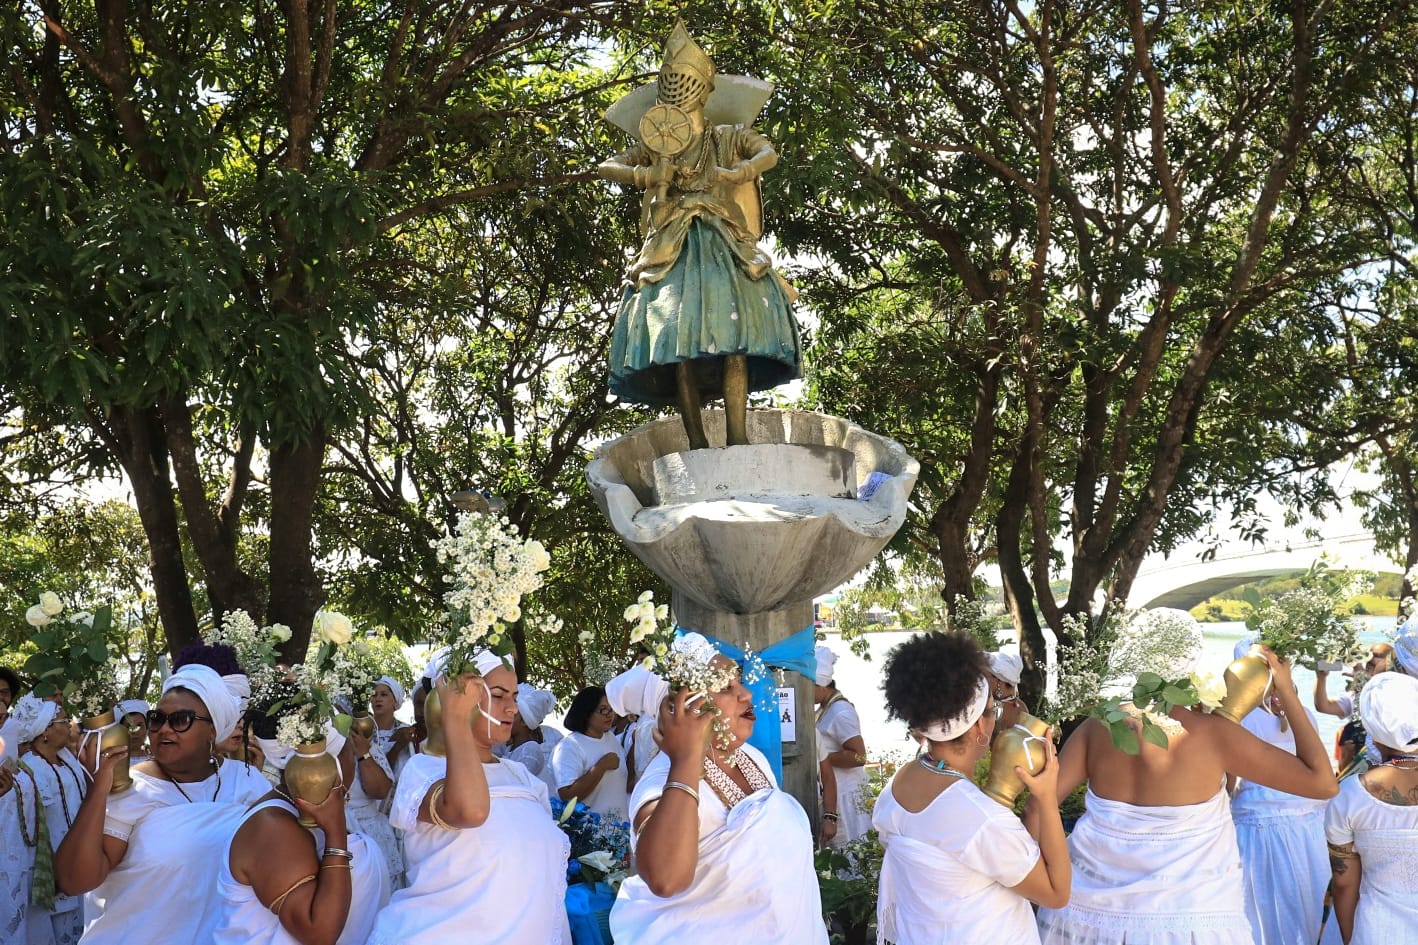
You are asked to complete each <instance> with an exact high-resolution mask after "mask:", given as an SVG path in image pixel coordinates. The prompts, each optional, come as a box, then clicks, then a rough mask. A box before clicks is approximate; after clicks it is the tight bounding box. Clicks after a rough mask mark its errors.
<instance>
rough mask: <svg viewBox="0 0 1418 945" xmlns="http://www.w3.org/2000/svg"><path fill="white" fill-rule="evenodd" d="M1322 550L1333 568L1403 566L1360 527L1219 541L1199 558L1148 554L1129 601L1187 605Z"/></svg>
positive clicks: (1303, 565) (1291, 568)
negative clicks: (1295, 538)
mask: <svg viewBox="0 0 1418 945" xmlns="http://www.w3.org/2000/svg"><path fill="white" fill-rule="evenodd" d="M1321 555H1323V556H1324V560H1325V564H1326V565H1327V566H1328V567H1329V568H1331V569H1333V570H1336V571H1375V572H1378V571H1401V570H1402V567H1401V566H1400V565H1398V564H1396V563H1395V562H1394V561H1393V560H1391V559H1390V558H1388V557H1386V556H1385V555H1382V554H1379V553H1377V552H1375V550H1374V536H1373V535H1371V534H1369V533H1368V532H1363V531H1352V532H1349V533H1347V534H1342V535H1333V536H1321V537H1320V538H1318V539H1316V540H1313V541H1304V542H1269V543H1264V544H1257V545H1246V546H1235V545H1232V546H1223V547H1222V549H1221V550H1220V551H1218V553H1217V554H1216V555H1215V556H1214V557H1211V558H1207V559H1204V560H1203V559H1202V558H1201V557H1191V558H1186V557H1180V556H1177V555H1176V554H1174V555H1173V557H1171V558H1164V557H1163V556H1161V555H1152V556H1150V557H1148V558H1147V560H1146V561H1144V562H1143V563H1142V567H1141V568H1140V569H1139V570H1138V573H1137V578H1136V580H1134V581H1133V584H1132V592H1131V593H1130V594H1129V595H1128V606H1129V607H1132V608H1144V607H1176V608H1178V609H1180V610H1190V609H1191V608H1193V607H1195V606H1196V605H1197V604H1200V603H1201V602H1202V601H1204V600H1206V599H1207V598H1209V597H1212V596H1213V595H1215V594H1219V593H1220V592H1222V591H1225V590H1229V589H1230V588H1233V587H1235V586H1237V585H1238V584H1247V583H1249V582H1251V581H1257V580H1260V579H1261V578H1267V577H1276V576H1279V575H1282V574H1293V573H1295V572H1296V571H1304V570H1306V569H1308V568H1309V567H1310V565H1312V564H1314V563H1315V561H1317V560H1318V559H1319V558H1320V556H1321Z"/></svg>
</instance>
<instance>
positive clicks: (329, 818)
mask: <svg viewBox="0 0 1418 945" xmlns="http://www.w3.org/2000/svg"><path fill="white" fill-rule="evenodd" d="M293 800H294V801H295V806H296V807H298V808H299V809H300V812H301V813H302V814H306V815H309V817H310V819H311V820H313V821H315V824H316V826H318V827H319V828H320V829H321V830H323V831H325V836H326V838H327V839H328V838H329V837H330V836H331V835H332V834H333V835H335V836H337V837H343V836H345V835H346V832H347V828H346V826H345V789H344V787H343V786H342V785H339V784H337V785H335V786H334V787H332V788H331V789H330V793H329V794H326V795H325V799H324V800H323V801H321V802H320V803H319V804H312V803H310V802H309V801H307V800H306V799H305V798H303V797H297V798H293ZM341 842H343V841H341Z"/></svg>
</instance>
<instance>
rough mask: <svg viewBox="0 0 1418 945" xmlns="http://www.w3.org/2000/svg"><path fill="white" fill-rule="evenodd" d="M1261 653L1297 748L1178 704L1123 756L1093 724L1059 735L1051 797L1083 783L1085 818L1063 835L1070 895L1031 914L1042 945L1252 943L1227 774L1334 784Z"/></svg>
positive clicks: (1276, 669)
mask: <svg viewBox="0 0 1418 945" xmlns="http://www.w3.org/2000/svg"><path fill="white" fill-rule="evenodd" d="M1195 644H1196V645H1195V648H1194V653H1193V655H1192V656H1191V658H1190V659H1189V660H1186V661H1183V662H1185V663H1187V665H1178V666H1176V667H1175V671H1174V672H1171V673H1168V674H1167V675H1168V676H1169V678H1173V677H1174V676H1176V677H1179V676H1185V675H1186V674H1187V673H1188V672H1190V670H1191V668H1192V665H1194V661H1195V656H1196V654H1199V653H1200V648H1201V640H1200V631H1199V629H1198V632H1197V639H1196V641H1195ZM1264 652H1265V657H1266V660H1267V662H1268V663H1269V664H1270V670H1271V673H1272V674H1273V677H1274V680H1275V691H1276V692H1277V693H1278V695H1279V699H1280V705H1281V708H1282V709H1283V710H1284V712H1285V715H1286V718H1288V719H1289V720H1290V725H1291V727H1292V729H1293V730H1294V734H1295V751H1296V754H1291V753H1290V752H1288V751H1283V750H1281V749H1279V748H1277V747H1275V746H1274V745H1268V744H1266V743H1265V742H1263V741H1261V740H1260V739H1259V738H1256V737H1255V736H1254V735H1252V734H1251V733H1250V732H1248V731H1246V730H1245V729H1244V728H1242V727H1241V726H1239V725H1237V724H1235V723H1234V722H1230V721H1227V720H1226V719H1223V718H1221V717H1220V716H1218V715H1210V714H1207V713H1205V712H1201V711H1194V710H1191V709H1181V708H1179V709H1174V710H1173V711H1172V713H1171V722H1172V723H1176V724H1175V730H1174V731H1172V732H1169V733H1168V737H1169V745H1168V747H1166V748H1159V747H1158V746H1156V745H1153V744H1151V743H1150V742H1147V741H1142V742H1141V750H1140V753H1139V754H1136V755H1129V754H1127V753H1125V752H1123V751H1121V750H1120V749H1118V748H1116V747H1114V746H1113V742H1112V739H1111V737H1110V736H1109V734H1108V730H1107V728H1106V727H1105V726H1103V725H1102V723H1100V722H1098V721H1096V720H1094V719H1088V720H1086V721H1085V722H1084V723H1083V724H1082V725H1080V726H1079V727H1078V728H1077V729H1075V730H1074V732H1073V734H1072V735H1071V736H1069V739H1068V742H1067V743H1066V744H1065V745H1064V747H1063V750H1062V751H1061V752H1060V754H1059V785H1058V790H1059V796H1060V797H1067V796H1068V795H1069V793H1071V792H1072V791H1073V790H1074V788H1076V787H1078V786H1079V785H1080V784H1082V783H1084V782H1085V781H1087V782H1088V797H1087V813H1086V814H1084V816H1083V817H1082V818H1081V819H1080V820H1079V822H1078V824H1077V826H1075V827H1074V830H1073V833H1072V834H1071V835H1070V836H1069V851H1070V854H1071V856H1072V859H1073V866H1074V870H1073V876H1074V879H1073V890H1072V898H1071V900H1070V902H1069V904H1068V906H1067V907H1065V908H1063V909H1059V910H1055V909H1047V908H1046V909H1041V910H1040V911H1039V930H1040V933H1041V934H1040V937H1041V939H1042V941H1043V942H1044V945H1115V943H1117V942H1120V941H1126V942H1128V945H1253V943H1254V938H1253V936H1252V934H1251V925H1250V920H1249V919H1247V918H1246V909H1245V896H1244V894H1243V891H1242V875H1241V855H1240V850H1239V848H1238V846H1237V842H1236V828H1235V825H1234V823H1233V821H1232V820H1231V806H1230V803H1229V799H1228V797H1227V795H1226V791H1225V783H1224V782H1225V776H1226V774H1227V773H1230V774H1232V775H1235V776H1236V777H1239V778H1244V779H1245V780H1248V781H1253V782H1255V783H1258V784H1262V785H1264V786H1266V787H1270V788H1274V789H1276V790H1279V791H1284V792H1286V793H1288V794H1296V795H1300V796H1302V797H1313V798H1327V797H1332V796H1334V794H1335V792H1336V791H1337V790H1338V786H1337V785H1336V783H1335V780H1334V771H1333V769H1332V768H1331V767H1330V763H1329V756H1328V754H1327V753H1326V751H1325V748H1324V744H1323V743H1322V742H1321V741H1320V737H1319V735H1318V734H1317V733H1316V732H1315V727H1314V725H1312V724H1311V723H1310V720H1309V716H1307V715H1306V714H1305V711H1304V707H1303V706H1302V705H1301V704H1300V701H1299V697H1298V696H1297V695H1296V693H1295V684H1294V681H1293V680H1292V679H1291V676H1290V667H1289V665H1288V664H1286V663H1285V662H1283V661H1282V660H1280V659H1278V658H1277V657H1276V656H1275V654H1274V653H1272V652H1271V651H1270V650H1268V649H1267V650H1264ZM1164 721H1166V720H1164ZM1132 724H1133V725H1134V726H1135V727H1139V723H1137V722H1133V723H1132Z"/></svg>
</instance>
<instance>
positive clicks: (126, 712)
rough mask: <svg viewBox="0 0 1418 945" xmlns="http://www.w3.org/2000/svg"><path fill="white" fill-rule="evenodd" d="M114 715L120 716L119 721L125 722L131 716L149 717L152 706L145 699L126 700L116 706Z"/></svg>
mask: <svg viewBox="0 0 1418 945" xmlns="http://www.w3.org/2000/svg"><path fill="white" fill-rule="evenodd" d="M113 708H114V714H116V715H117V716H118V721H120V722H121V721H123V720H124V719H126V718H128V716H130V715H147V714H148V710H149V709H151V708H152V706H150V705H148V703H147V702H146V701H145V700H143V699H124V700H123V701H122V702H120V703H118V705H116V706H114V707H113Z"/></svg>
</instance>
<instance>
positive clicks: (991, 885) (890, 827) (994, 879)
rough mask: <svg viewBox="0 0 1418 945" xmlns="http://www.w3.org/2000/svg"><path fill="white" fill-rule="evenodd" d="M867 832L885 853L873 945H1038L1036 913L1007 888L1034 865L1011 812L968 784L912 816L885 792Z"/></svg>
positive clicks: (1031, 844)
mask: <svg viewBox="0 0 1418 945" xmlns="http://www.w3.org/2000/svg"><path fill="white" fill-rule="evenodd" d="M872 826H874V827H875V828H876V830H877V833H878V834H879V835H880V837H881V845H882V847H884V848H885V850H886V855H885V856H884V857H883V859H882V864H881V883H880V887H879V890H878V895H877V906H876V917H877V941H878V942H881V943H890V945H953V943H955V942H981V943H985V942H1008V943H1010V945H1038V942H1039V932H1038V929H1037V928H1036V927H1035V924H1034V910H1033V909H1032V908H1031V907H1030V904H1029V900H1027V899H1025V898H1024V897H1023V896H1021V895H1019V894H1018V893H1016V892H1014V891H1013V890H1012V889H1011V888H1010V887H1012V886H1017V885H1019V884H1020V883H1022V882H1023V881H1024V878H1025V877H1026V876H1028V875H1029V873H1030V871H1032V870H1033V869H1034V866H1035V864H1037V863H1038V862H1039V844H1037V843H1036V842H1035V841H1034V838H1033V837H1031V836H1029V832H1028V831H1027V830H1025V829H1024V825H1023V824H1022V823H1020V822H1019V818H1018V817H1016V816H1014V814H1013V812H1012V811H1010V810H1007V809H1006V808H1004V807H1002V806H1000V805H999V804H998V803H996V802H994V801H992V800H990V799H989V798H988V797H986V796H985V795H984V793H983V792H981V790H980V789H979V788H978V787H976V786H975V785H974V784H973V783H971V782H969V781H957V782H955V783H954V784H952V785H951V786H950V787H948V788H946V789H945V790H944V791H941V793H940V794H939V795H937V796H936V798H935V799H934V800H933V801H931V803H930V804H928V805H927V806H926V808H925V809H924V810H922V811H919V812H917V813H914V814H913V813H911V812H910V811H908V810H906V808H904V807H902V806H901V804H900V803H898V802H897V800H896V797H895V795H894V794H892V792H891V788H890V787H889V786H888V787H887V788H886V790H884V791H882V792H881V796H880V797H878V798H877V801H876V808H875V809H874V810H873V812H872Z"/></svg>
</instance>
